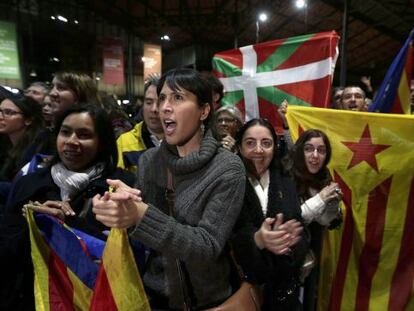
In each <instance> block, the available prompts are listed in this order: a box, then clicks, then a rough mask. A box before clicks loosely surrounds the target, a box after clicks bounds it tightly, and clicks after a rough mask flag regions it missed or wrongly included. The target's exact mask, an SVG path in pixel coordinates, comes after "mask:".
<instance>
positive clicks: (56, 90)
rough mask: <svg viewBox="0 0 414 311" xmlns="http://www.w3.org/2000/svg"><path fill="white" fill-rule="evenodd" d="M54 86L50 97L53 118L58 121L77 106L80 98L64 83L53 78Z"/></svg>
mask: <svg viewBox="0 0 414 311" xmlns="http://www.w3.org/2000/svg"><path fill="white" fill-rule="evenodd" d="M52 84H53V88H52V90H51V91H50V93H49V95H50V99H51V102H52V108H53V116H54V118H55V119H56V118H58V117H59V116H61V115H62V114H63V113H64V112H65V111H66V110H68V108H69V107H70V106H72V105H73V104H75V103H76V102H77V100H78V98H77V96H76V93H75V91H74V90H72V89H70V88H69V87H68V85H67V84H66V83H64V82H63V81H60V80H59V79H57V78H53V81H52Z"/></svg>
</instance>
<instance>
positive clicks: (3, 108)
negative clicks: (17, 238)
mask: <svg viewBox="0 0 414 311" xmlns="http://www.w3.org/2000/svg"><path fill="white" fill-rule="evenodd" d="M2 93H3V94H5V93H6V92H2ZM5 95H6V97H5V98H3V100H2V101H1V102H0V140H1V149H0V181H2V182H6V183H7V182H10V181H11V180H12V179H13V177H14V176H15V175H16V173H17V172H18V171H19V170H20V169H21V168H22V167H23V166H24V165H25V164H26V163H27V162H28V161H30V159H31V158H32V156H33V154H35V153H36V152H37V149H36V148H35V147H34V146H33V140H34V138H35V137H36V135H37V134H38V133H39V131H40V130H41V129H42V128H43V117H42V108H41V106H40V105H39V104H38V103H37V102H36V101H34V100H33V99H32V98H30V97H26V96H21V95H13V94H12V93H8V94H5ZM40 147H41V146H39V148H40ZM3 186H5V184H4V183H3V184H2V190H4V189H5V188H4V187H3ZM6 188H7V187H6ZM2 194H3V198H2V199H3V200H4V195H5V193H4V192H2ZM2 203H4V202H2Z"/></svg>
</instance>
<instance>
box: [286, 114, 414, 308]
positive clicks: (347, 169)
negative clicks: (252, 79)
mask: <svg viewBox="0 0 414 311" xmlns="http://www.w3.org/2000/svg"><path fill="white" fill-rule="evenodd" d="M287 119H288V123H289V126H290V130H291V133H292V137H293V139H295V140H296V139H297V137H298V135H299V133H300V131H301V130H307V129H310V128H317V129H320V130H322V131H324V132H325V133H326V134H327V135H328V137H329V139H330V142H331V145H332V158H331V162H330V165H329V169H330V171H331V174H332V176H333V177H334V179H335V181H336V182H338V183H339V185H340V187H341V189H342V192H343V194H344V197H343V206H342V208H343V212H344V222H343V224H342V226H341V228H340V229H339V230H332V231H327V232H326V233H325V238H324V246H323V251H322V256H321V262H320V265H321V266H320V270H321V273H320V283H319V295H318V310H320V311H322V310H323V311H326V310H329V311H350V310H357V311H368V310H375V311H385V310H387V311H403V310H414V295H413V281H414V243H413V241H412V238H413V237H414V226H413V223H414V148H413V145H414V137H413V135H412V133H413V132H414V116H411V115H410V116H408V115H402V114H382V113H369V112H353V111H342V110H341V111H338V110H332V109H320V108H312V107H308V108H306V107H298V106H289V109H288V113H287ZM349 124H352V126H349ZM344 129H346V130H344Z"/></svg>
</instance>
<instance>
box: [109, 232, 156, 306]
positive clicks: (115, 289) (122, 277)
mask: <svg viewBox="0 0 414 311" xmlns="http://www.w3.org/2000/svg"><path fill="white" fill-rule="evenodd" d="M102 264H103V266H104V268H105V272H106V275H107V278H108V282H109V285H110V287H111V291H112V296H113V298H114V300H115V303H116V306H117V308H118V310H142V311H144V310H148V311H149V310H150V307H149V303H148V299H147V296H146V294H145V291H144V286H143V284H142V280H141V277H140V274H139V272H138V268H137V266H136V264H135V260H134V256H133V254H132V250H131V246H130V244H129V241H128V236H127V233H126V231H125V230H121V229H115V228H113V229H111V231H110V234H109V237H108V240H107V242H106V247H105V250H104V254H103V257H102Z"/></svg>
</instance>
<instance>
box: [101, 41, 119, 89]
mask: <svg viewBox="0 0 414 311" xmlns="http://www.w3.org/2000/svg"><path fill="white" fill-rule="evenodd" d="M102 53H103V56H102V59H103V80H104V82H105V83H106V84H124V49H123V43H122V40H121V39H115V38H106V39H104V41H103V48H102Z"/></svg>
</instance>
